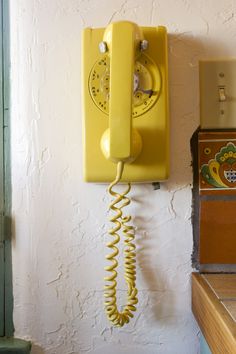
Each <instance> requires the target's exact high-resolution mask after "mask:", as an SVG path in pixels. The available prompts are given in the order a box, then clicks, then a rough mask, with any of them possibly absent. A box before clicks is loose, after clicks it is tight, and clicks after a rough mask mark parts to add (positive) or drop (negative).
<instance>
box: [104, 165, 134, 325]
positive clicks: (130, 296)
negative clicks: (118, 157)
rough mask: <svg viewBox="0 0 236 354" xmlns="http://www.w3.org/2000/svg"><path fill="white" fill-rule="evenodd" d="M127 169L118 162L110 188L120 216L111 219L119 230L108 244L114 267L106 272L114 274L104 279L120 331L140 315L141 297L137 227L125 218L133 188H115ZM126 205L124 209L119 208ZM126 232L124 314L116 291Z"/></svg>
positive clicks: (113, 206)
mask: <svg viewBox="0 0 236 354" xmlns="http://www.w3.org/2000/svg"><path fill="white" fill-rule="evenodd" d="M123 169H124V163H123V162H118V164H117V175H116V178H115V180H114V181H113V182H112V183H111V184H110V186H109V188H108V191H109V193H110V194H111V195H112V196H113V197H115V199H114V200H113V202H112V203H111V204H110V210H113V211H114V212H115V213H116V214H115V215H114V216H113V217H111V219H110V221H111V222H112V223H114V224H115V226H114V227H113V228H112V229H110V230H109V231H108V232H109V234H110V235H111V236H112V237H113V240H112V241H111V242H109V243H108V244H107V247H109V248H110V249H111V250H112V253H110V254H109V255H107V256H106V259H107V260H109V261H111V262H112V264H111V265H110V266H107V267H105V270H106V271H108V272H110V273H111V274H110V275H109V276H107V277H105V278H104V280H105V282H106V283H107V284H106V285H105V287H104V289H105V291H104V297H105V310H106V314H107V317H108V319H109V321H111V322H112V324H113V325H115V326H117V327H122V326H123V325H124V324H125V323H128V322H129V320H130V317H133V316H134V315H133V313H132V312H134V311H136V306H135V305H136V304H137V302H138V299H137V294H138V290H137V289H136V286H135V281H136V265H135V262H136V261H135V256H136V253H135V245H134V244H133V243H132V241H133V240H134V227H133V226H131V225H127V223H128V222H130V221H131V216H123V213H122V208H123V207H125V206H127V205H129V204H130V199H129V198H128V197H126V195H127V194H128V193H129V191H130V189H131V186H130V183H129V184H128V187H127V189H126V190H125V191H124V192H123V193H121V194H119V193H117V192H114V191H113V190H112V188H113V187H114V186H115V185H116V184H117V183H118V182H119V181H120V180H121V176H122V172H123ZM120 202H122V204H121V205H119V206H118V204H119V203H120ZM120 229H122V232H123V234H124V235H125V241H124V243H125V248H124V268H125V274H124V277H125V281H126V284H127V287H128V289H127V303H126V305H125V306H124V309H123V311H122V312H119V311H118V308H117V301H116V287H117V281H116V278H117V271H116V268H117V266H118V262H117V260H116V257H117V255H118V254H119V250H118V248H117V247H116V245H117V244H118V243H119V241H120V236H119V234H118V232H119V231H120Z"/></svg>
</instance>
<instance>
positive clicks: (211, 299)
mask: <svg viewBox="0 0 236 354" xmlns="http://www.w3.org/2000/svg"><path fill="white" fill-rule="evenodd" d="M192 311H193V313H194V315H195V318H196V320H197V322H198V324H199V327H200V329H201V331H202V333H203V335H204V337H205V338H206V340H207V343H208V345H209V347H210V349H211V351H212V353H213V354H219V353H222V354H235V353H236V323H235V322H234V321H233V319H232V317H231V316H230V315H229V313H228V311H227V310H226V309H225V307H224V306H223V305H222V303H221V302H220V301H219V299H218V298H217V297H216V295H215V293H214V292H213V290H212V289H211V288H210V286H209V285H208V284H207V282H206V281H205V279H204V278H203V276H202V275H201V274H198V273H193V274H192Z"/></svg>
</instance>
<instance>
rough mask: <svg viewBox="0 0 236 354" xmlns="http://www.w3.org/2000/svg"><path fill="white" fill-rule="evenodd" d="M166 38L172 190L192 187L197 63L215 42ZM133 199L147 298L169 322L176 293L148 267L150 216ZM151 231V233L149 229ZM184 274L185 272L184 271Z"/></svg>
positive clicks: (156, 315)
mask: <svg viewBox="0 0 236 354" xmlns="http://www.w3.org/2000/svg"><path fill="white" fill-rule="evenodd" d="M168 41H169V94H170V132H171V136H170V147H171V151H170V156H171V171H170V178H169V180H168V181H167V182H164V188H165V189H167V190H170V191H175V190H178V189H179V188H181V189H182V188H185V187H189V186H192V183H193V176H192V168H191V164H192V162H191V151H190V139H191V136H192V134H193V132H194V131H195V130H196V129H197V127H198V126H199V120H200V116H199V80H198V62H199V60H200V59H206V58H207V57H209V56H210V53H211V52H213V53H215V52H217V50H216V49H217V47H218V46H219V44H218V43H214V42H212V41H211V42H210V43H206V39H204V38H202V39H201V38H199V37H198V38H194V37H192V36H191V34H189V35H188V34H186V33H183V34H179V35H169V37H168ZM206 46H207V49H206ZM161 188H162V187H161ZM155 189H157V190H158V188H154V190H153V193H156V190H155ZM133 199H134V201H135V202H137V205H138V207H137V209H136V215H137V216H136V217H135V219H134V224H135V226H136V227H137V229H138V232H137V245H138V249H139V251H138V252H137V263H138V265H139V268H140V271H141V272H142V278H143V280H144V282H145V283H146V285H147V289H149V290H150V291H154V292H155V296H154V297H155V300H154V299H152V298H150V299H149V300H150V302H151V308H152V313H153V317H154V320H155V321H158V322H161V321H163V322H165V323H166V322H168V321H171V318H173V316H174V315H175V299H176V296H175V295H174V291H172V292H171V291H167V289H165V284H166V280H165V278H166V274H165V273H163V272H162V273H159V272H158V269H154V268H153V267H151V263H152V261H151V258H150V256H151V255H152V256H153V251H152V250H153V243H154V242H153V240H152V239H151V237H149V235H148V234H149V231H150V229H149V230H144V229H145V228H144V227H143V225H148V224H150V218H149V220H147V217H143V216H142V215H143V207H144V205H143V203H142V196H140V198H139V197H138V196H137V197H135V198H133ZM139 205H140V207H139ZM190 207H191V206H189V208H190ZM145 209H146V210H152V205H148V202H147V201H146V205H145ZM152 215H153V214H152ZM157 226H158V225H157ZM158 230H159V227H155V237H158V238H159V237H160V235H158ZM151 231H152V233H153V230H151ZM145 234H146V235H145ZM176 242H177V241H176ZM170 256H171V255H170ZM157 257H158V256H157ZM152 259H153V257H152ZM180 262H181V260H180ZM189 264H191V252H190V253H189V263H188V265H186V267H189ZM176 271H177V270H176ZM186 275H188V274H187V273H186ZM167 297H168V306H163V299H164V298H165V300H166V299H167ZM165 302H166V301H165Z"/></svg>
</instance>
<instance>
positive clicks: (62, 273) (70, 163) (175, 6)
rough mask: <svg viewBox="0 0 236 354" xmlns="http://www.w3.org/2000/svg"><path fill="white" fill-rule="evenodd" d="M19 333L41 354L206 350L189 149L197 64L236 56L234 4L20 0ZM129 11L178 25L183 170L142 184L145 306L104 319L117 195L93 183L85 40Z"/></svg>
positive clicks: (15, 180)
mask: <svg viewBox="0 0 236 354" xmlns="http://www.w3.org/2000/svg"><path fill="white" fill-rule="evenodd" d="M10 3H11V51H12V185H13V218H14V230H15V232H14V241H13V271H14V301H15V309H14V320H15V327H16V335H17V336H19V337H25V338H29V339H32V341H33V342H34V343H35V345H34V349H33V354H36V353H37V354H43V353H44V354H83V353H94V354H110V353H113V354H121V353H122V354H133V353H135V354H143V353H144V352H145V353H146V354H154V353H155V354H156V353H160V354H196V353H198V328H197V326H196V323H195V321H194V319H193V316H192V314H191V297H190V274H191V271H192V269H191V260H190V257H191V251H192V230H191V221H190V217H191V183H192V172H191V167H190V164H191V156H190V149H189V139H190V137H191V134H192V132H193V131H194V130H195V129H196V127H197V126H198V121H199V118H198V59H199V58H200V57H202V58H204V57H220V56H232V55H235V54H236V47H235V38H236V30H235V28H236V23H235V19H236V16H235V15H236V3H235V1H230V0H224V1H220V0H207V1H206V0H172V1H171V0H159V1H155V0H145V1H141V0H126V1H122V0H112V1H111V0H50V1H49V0H17V1H15V0H11V1H10ZM120 19H129V20H132V21H134V22H137V23H139V24H141V25H149V26H156V25H158V24H161V25H165V26H167V27H168V31H169V60H170V98H171V177H170V179H169V181H168V182H167V183H165V184H162V185H161V189H160V190H158V191H154V190H153V187H152V185H139V186H134V187H133V190H132V196H133V207H132V209H131V211H132V214H133V215H135V224H136V226H137V227H138V231H137V244H138V282H137V285H138V288H139V305H138V311H137V314H136V316H135V319H134V320H133V321H132V322H131V323H130V324H129V325H128V326H127V327H125V328H122V329H114V328H111V326H110V325H109V323H108V322H107V320H106V318H105V315H104V313H103V291H102V288H103V275H104V271H103V267H104V263H105V262H104V256H105V253H106V251H105V249H104V243H105V240H106V229H107V222H106V217H107V205H108V197H107V195H106V191H105V187H104V186H98V185H94V184H89V185H88V184H85V183H84V182H83V181H82V157H81V150H82V146H81V101H80V80H81V72H80V56H81V47H80V36H81V29H82V28H84V27H86V26H94V27H96V26H105V25H107V24H108V23H109V22H110V21H116V20H120Z"/></svg>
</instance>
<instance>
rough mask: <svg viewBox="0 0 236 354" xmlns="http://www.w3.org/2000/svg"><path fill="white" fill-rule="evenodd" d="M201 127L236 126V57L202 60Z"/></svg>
mask: <svg viewBox="0 0 236 354" xmlns="http://www.w3.org/2000/svg"><path fill="white" fill-rule="evenodd" d="M199 81H200V121H201V123H200V125H201V129H230V128H236V59H229V60H201V61H200V62H199Z"/></svg>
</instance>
